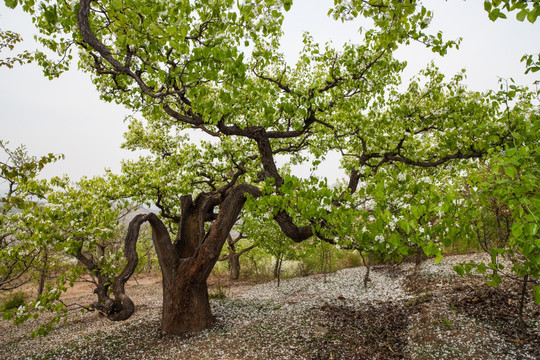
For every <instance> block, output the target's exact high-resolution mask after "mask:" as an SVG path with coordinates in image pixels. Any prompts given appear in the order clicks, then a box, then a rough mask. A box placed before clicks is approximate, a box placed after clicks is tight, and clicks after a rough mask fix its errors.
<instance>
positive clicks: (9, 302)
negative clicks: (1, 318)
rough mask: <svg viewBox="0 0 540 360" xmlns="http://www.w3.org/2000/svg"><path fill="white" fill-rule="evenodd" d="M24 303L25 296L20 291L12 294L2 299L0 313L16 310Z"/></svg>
mask: <svg viewBox="0 0 540 360" xmlns="http://www.w3.org/2000/svg"><path fill="white" fill-rule="evenodd" d="M25 302H26V294H25V293H23V292H22V291H16V292H12V293H11V294H9V295H8V296H6V297H5V298H3V299H2V302H1V303H0V311H8V310H12V309H17V308H18V307H19V306H21V305H24V304H25Z"/></svg>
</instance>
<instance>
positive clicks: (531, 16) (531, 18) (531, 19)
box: [527, 11, 538, 24]
mask: <svg viewBox="0 0 540 360" xmlns="http://www.w3.org/2000/svg"><path fill="white" fill-rule="evenodd" d="M537 16H538V15H537V14H536V11H530V12H529V14H528V15H527V20H529V22H530V23H531V24H533V23H534V22H535V21H536V18H537Z"/></svg>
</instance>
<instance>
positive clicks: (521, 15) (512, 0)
mask: <svg viewBox="0 0 540 360" xmlns="http://www.w3.org/2000/svg"><path fill="white" fill-rule="evenodd" d="M484 9H485V10H486V11H487V12H488V14H489V18H490V19H491V20H492V21H495V20H497V19H506V15H505V14H504V13H503V12H502V11H501V10H504V11H508V12H512V11H517V14H516V19H517V20H519V21H524V20H525V19H527V20H528V21H529V22H530V23H534V22H535V21H536V19H537V18H538V16H540V2H539V1H538V0H532V1H521V0H491V1H484Z"/></svg>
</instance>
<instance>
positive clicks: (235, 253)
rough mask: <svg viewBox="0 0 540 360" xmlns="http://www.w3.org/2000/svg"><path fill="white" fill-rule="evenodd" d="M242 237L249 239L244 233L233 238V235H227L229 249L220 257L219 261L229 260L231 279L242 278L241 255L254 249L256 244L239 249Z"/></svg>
mask: <svg viewBox="0 0 540 360" xmlns="http://www.w3.org/2000/svg"><path fill="white" fill-rule="evenodd" d="M242 239H247V236H245V235H244V234H243V233H241V232H240V233H238V235H236V236H235V237H234V239H233V237H232V235H231V234H229V236H227V250H228V252H229V253H228V254H227V255H225V256H222V257H220V258H219V261H225V260H229V271H230V272H229V274H230V275H229V279H230V280H238V279H239V278H240V256H242V255H244V254H245V253H246V252H248V251H249V250H251V249H253V248H254V247H255V246H256V245H255V244H252V245H250V246H248V247H244V248H243V249H241V250H238V245H239V242H240V241H241V240H242Z"/></svg>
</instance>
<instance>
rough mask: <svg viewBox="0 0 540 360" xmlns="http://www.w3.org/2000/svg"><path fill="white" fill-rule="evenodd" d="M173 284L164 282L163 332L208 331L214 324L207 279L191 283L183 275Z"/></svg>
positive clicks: (179, 275)
mask: <svg viewBox="0 0 540 360" xmlns="http://www.w3.org/2000/svg"><path fill="white" fill-rule="evenodd" d="M176 278H177V280H176V281H175V282H173V283H167V282H166V281H165V280H164V281H163V312H162V324H161V330H162V331H163V332H164V333H168V334H181V333H185V332H192V331H200V330H202V329H206V328H207V327H209V326H210V325H212V323H213V322H214V316H213V315H212V311H211V309H210V302H209V299H208V288H207V286H206V279H205V280H204V281H201V282H198V283H190V282H189V279H186V278H185V277H183V276H182V275H181V274H178V276H176Z"/></svg>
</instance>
